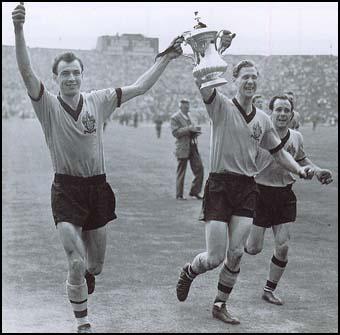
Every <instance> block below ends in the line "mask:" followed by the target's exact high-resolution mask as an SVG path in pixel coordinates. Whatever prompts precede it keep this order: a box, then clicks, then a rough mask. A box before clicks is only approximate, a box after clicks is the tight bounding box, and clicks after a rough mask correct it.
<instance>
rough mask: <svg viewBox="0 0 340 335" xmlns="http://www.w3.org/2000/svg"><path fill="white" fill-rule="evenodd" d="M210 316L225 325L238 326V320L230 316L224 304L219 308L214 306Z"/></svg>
mask: <svg viewBox="0 0 340 335" xmlns="http://www.w3.org/2000/svg"><path fill="white" fill-rule="evenodd" d="M212 315H213V317H214V318H216V319H219V320H221V321H223V322H225V323H230V324H232V325H238V324H240V320H239V319H238V318H236V317H234V316H232V315H231V314H230V313H229V312H228V310H227V307H226V304H225V303H223V304H222V305H221V307H219V306H218V305H216V304H214V306H213V309H212Z"/></svg>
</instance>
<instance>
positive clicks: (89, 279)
mask: <svg viewBox="0 0 340 335" xmlns="http://www.w3.org/2000/svg"><path fill="white" fill-rule="evenodd" d="M85 279H86V284H87V293H88V294H92V293H93V291H94V288H95V286H96V278H95V276H94V275H93V274H92V273H90V272H88V271H87V270H86V273H85Z"/></svg>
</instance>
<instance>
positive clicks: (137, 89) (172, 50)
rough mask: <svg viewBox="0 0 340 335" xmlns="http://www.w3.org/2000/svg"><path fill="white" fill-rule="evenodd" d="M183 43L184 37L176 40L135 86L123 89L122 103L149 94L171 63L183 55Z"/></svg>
mask: <svg viewBox="0 0 340 335" xmlns="http://www.w3.org/2000/svg"><path fill="white" fill-rule="evenodd" d="M182 42H183V37H177V38H175V39H174V40H173V41H172V43H171V44H170V46H169V48H167V50H168V52H166V53H162V55H161V56H160V57H157V59H156V61H155V63H154V64H153V65H152V66H151V68H149V69H148V70H147V71H146V72H145V73H144V74H142V75H141V76H140V77H139V78H138V79H137V80H136V82H135V83H134V84H132V85H130V86H125V87H122V102H126V101H128V100H130V99H132V98H134V97H136V96H139V95H142V94H144V93H145V92H147V91H148V90H149V89H150V88H151V87H152V86H153V85H154V84H155V83H156V81H157V80H158V78H159V77H160V76H161V74H162V73H163V71H164V70H165V68H166V67H167V65H168V64H169V63H170V61H171V60H172V59H174V58H177V57H178V56H179V55H181V54H182V53H183V50H182V48H181V43H182Z"/></svg>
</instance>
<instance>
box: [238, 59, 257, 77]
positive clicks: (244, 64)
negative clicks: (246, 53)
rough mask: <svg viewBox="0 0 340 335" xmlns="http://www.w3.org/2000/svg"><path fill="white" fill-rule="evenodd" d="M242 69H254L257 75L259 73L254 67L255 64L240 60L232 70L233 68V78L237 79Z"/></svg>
mask: <svg viewBox="0 0 340 335" xmlns="http://www.w3.org/2000/svg"><path fill="white" fill-rule="evenodd" d="M243 67H254V68H255V69H256V71H257V74H258V73H259V71H258V69H257V67H256V66H255V63H254V62H252V61H251V60H248V59H244V60H241V61H240V62H238V63H237V64H236V65H235V66H234V68H233V77H234V78H237V77H238V75H239V74H240V71H241V69H242V68H243Z"/></svg>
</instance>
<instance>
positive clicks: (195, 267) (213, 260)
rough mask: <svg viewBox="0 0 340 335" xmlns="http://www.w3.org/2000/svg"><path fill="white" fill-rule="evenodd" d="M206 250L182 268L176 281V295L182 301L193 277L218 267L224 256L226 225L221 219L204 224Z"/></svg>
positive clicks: (226, 234) (186, 294)
mask: <svg viewBox="0 0 340 335" xmlns="http://www.w3.org/2000/svg"><path fill="white" fill-rule="evenodd" d="M205 238H206V251H205V252H202V253H200V254H198V255H197V256H196V257H195V258H194V260H193V261H192V263H191V264H190V263H187V264H185V266H184V267H183V269H182V272H181V274H180V277H179V280H178V283H177V297H178V300H179V301H184V300H185V299H186V298H187V296H188V293H189V289H190V285H191V283H192V281H193V280H194V278H195V277H196V276H197V275H199V274H202V273H204V272H206V271H209V270H212V269H215V268H216V267H218V266H219V265H220V264H221V263H222V262H223V260H224V258H225V253H226V248H227V241H228V226H227V224H226V223H225V222H221V221H208V222H206V224H205Z"/></svg>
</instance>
